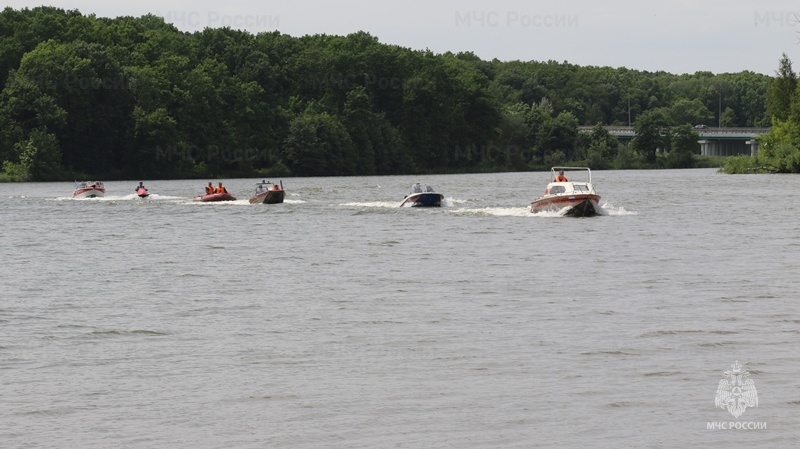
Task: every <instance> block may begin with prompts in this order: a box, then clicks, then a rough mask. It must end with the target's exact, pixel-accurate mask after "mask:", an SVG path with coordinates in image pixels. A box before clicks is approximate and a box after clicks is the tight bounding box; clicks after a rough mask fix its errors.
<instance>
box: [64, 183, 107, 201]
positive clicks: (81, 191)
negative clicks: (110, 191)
mask: <svg viewBox="0 0 800 449" xmlns="http://www.w3.org/2000/svg"><path fill="white" fill-rule="evenodd" d="M104 196H106V186H105V185H103V183H102V182H100V181H86V182H79V183H77V184H76V185H75V191H74V192H72V197H73V198H100V197H104Z"/></svg>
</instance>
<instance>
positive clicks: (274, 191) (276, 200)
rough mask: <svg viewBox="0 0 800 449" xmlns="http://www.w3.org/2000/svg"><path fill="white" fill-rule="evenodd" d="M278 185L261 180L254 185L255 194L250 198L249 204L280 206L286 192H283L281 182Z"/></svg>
mask: <svg viewBox="0 0 800 449" xmlns="http://www.w3.org/2000/svg"><path fill="white" fill-rule="evenodd" d="M279 182H280V184H273V183H271V182H269V181H265V180H263V179H262V180H261V182H257V183H256V193H255V195H254V196H253V197H252V198H250V204H258V203H263V204H280V203H282V202H283V197H284V196H285V195H286V192H285V191H284V190H283V181H279Z"/></svg>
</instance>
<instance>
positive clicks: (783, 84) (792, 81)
mask: <svg viewBox="0 0 800 449" xmlns="http://www.w3.org/2000/svg"><path fill="white" fill-rule="evenodd" d="M796 89H797V75H796V74H795V73H794V71H793V70H792V61H790V60H789V57H788V56H786V53H783V55H782V56H781V60H780V62H779V63H778V70H777V71H776V72H775V79H774V80H773V81H772V84H770V86H769V91H767V116H768V117H770V118H771V119H772V120H776V119H777V120H786V119H787V118H788V117H789V113H790V112H791V105H792V97H793V96H794V93H795V90H796Z"/></svg>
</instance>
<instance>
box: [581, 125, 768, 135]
mask: <svg viewBox="0 0 800 449" xmlns="http://www.w3.org/2000/svg"><path fill="white" fill-rule="evenodd" d="M592 129H594V126H579V127H578V132H584V133H585V132H591V131H592ZM605 129H606V130H607V131H608V133H609V134H612V135H626V136H635V135H636V130H635V129H634V127H633V126H606V127H605ZM769 130H770V128H753V127H748V128H745V127H721V128H720V127H711V126H709V127H706V128H694V131H696V132H697V133H698V134H700V137H704V136H715V135H720V134H725V135H731V136H751V137H752V136H757V135H761V134H765V133H767V132H769Z"/></svg>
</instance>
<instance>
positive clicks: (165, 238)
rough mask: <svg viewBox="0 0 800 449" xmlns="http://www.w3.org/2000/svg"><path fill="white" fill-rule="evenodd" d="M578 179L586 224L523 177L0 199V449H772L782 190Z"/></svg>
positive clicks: (758, 181)
mask: <svg viewBox="0 0 800 449" xmlns="http://www.w3.org/2000/svg"><path fill="white" fill-rule="evenodd" d="M593 175H594V176H593V178H594V179H593V180H594V182H595V184H596V186H597V189H598V193H599V194H600V195H601V196H602V200H601V204H603V205H604V209H605V210H606V215H605V216H600V217H594V218H562V217H558V216H557V214H531V213H530V212H529V209H528V207H529V204H530V201H531V200H532V199H533V198H534V197H536V196H539V195H540V194H541V193H542V192H543V190H544V186H545V184H546V182H547V176H548V173H541V172H539V173H507V174H480V175H431V176H392V177H345V178H287V179H283V184H284V187H285V188H286V191H287V197H286V198H287V201H286V203H284V204H280V205H250V204H248V202H247V198H248V196H249V195H250V193H251V190H252V188H253V183H254V182H255V181H256V180H254V179H231V180H222V181H223V182H224V183H225V185H226V186H227V187H228V189H229V190H230V191H231V193H233V194H234V195H236V196H237V197H239V200H238V201H236V202H231V203H216V204H211V203H207V204H202V203H194V202H192V201H191V197H192V196H194V195H196V194H197V193H198V192H199V191H200V190H201V189H202V186H203V184H204V181H203V180H200V181H188V180H181V181H147V180H144V181H145V185H147V186H148V187H149V189H150V191H151V193H153V195H152V196H151V198H149V199H147V200H144V201H143V200H140V199H138V198H136V197H135V196H134V195H133V189H134V187H135V185H136V184H137V183H138V180H136V181H130V182H107V183H106V187H107V196H106V197H105V198H102V199H90V200H73V199H71V198H70V196H71V192H72V185H71V184H70V183H27V184H2V185H0V207H1V208H2V213H1V214H2V224H3V229H4V230H3V232H2V234H0V243H1V244H0V260H2V265H1V266H0V280H2V282H1V283H0V298H2V299H0V329H2V332H0V379H2V382H1V383H0V422H2V423H3V426H0V441H2V442H3V443H2V446H3V447H5V448H126V449H139V448H141V449H153V448H169V449H177V448H187V449H188V448H192V449H204V448H220V449H222V448H254V449H255V448H365V449H366V448H370V449H374V448H399V447H404V448H481V449H482V448H530V447H555V448H575V447H591V448H604V447H608V448H617V447H651V448H659V447H664V448H667V447H695V448H718V447H729V446H739V447H792V446H797V444H798V441H800V427H798V426H797V423H798V420H799V419H800V393H799V392H800V376H798V375H797V373H798V371H800V351H798V347H799V346H800V345H799V344H798V337H799V336H800V310H799V309H800V306H799V305H798V292H800V277H798V273H799V272H800V256H798V254H800V252H799V251H798V250H800V201H798V193H797V192H798V191H799V190H800V189H799V187H800V177H798V176H792V175H747V176H729V175H722V174H718V173H716V171H715V170H707V169H701V170H664V171H595V172H593ZM213 181H215V182H216V181H217V180H213ZM273 181H276V180H273ZM417 181H419V182H422V183H423V184H424V183H429V184H432V185H434V186H436V188H437V190H438V191H440V192H442V193H443V194H444V195H445V197H446V201H445V207H442V208H436V209H416V208H414V209H411V208H399V207H396V206H397V205H398V204H399V202H400V201H401V200H402V198H403V196H404V195H405V194H406V193H407V191H408V188H409V186H410V185H411V183H413V182H417ZM737 361H738V362H739V363H740V364H741V366H742V369H743V370H745V369H746V370H747V373H749V375H748V374H746V375H745V377H744V378H743V379H742V380H745V379H750V380H752V381H753V385H754V386H755V388H756V390H757V394H758V403H757V406H755V404H751V406H749V407H747V408H746V409H745V410H744V413H743V414H742V415H741V416H738V418H737V417H734V416H733V414H732V413H729V411H728V410H727V409H724V408H718V407H716V406H715V398H716V397H717V390H718V385H719V383H720V381H721V380H723V379H726V375H725V374H724V372H725V371H730V370H732V365H733V364H734V363H735V362H737ZM737 422H738V423H739V424H731V423H737ZM715 423H716V424H715ZM719 423H722V425H723V426H726V425H727V426H739V427H743V428H742V429H738V430H737V429H734V430H729V429H724V428H723V429H716V430H712V429H709V427H710V426H711V427H713V426H714V425H720V424H719ZM748 426H749V428H747V427H748Z"/></svg>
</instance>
